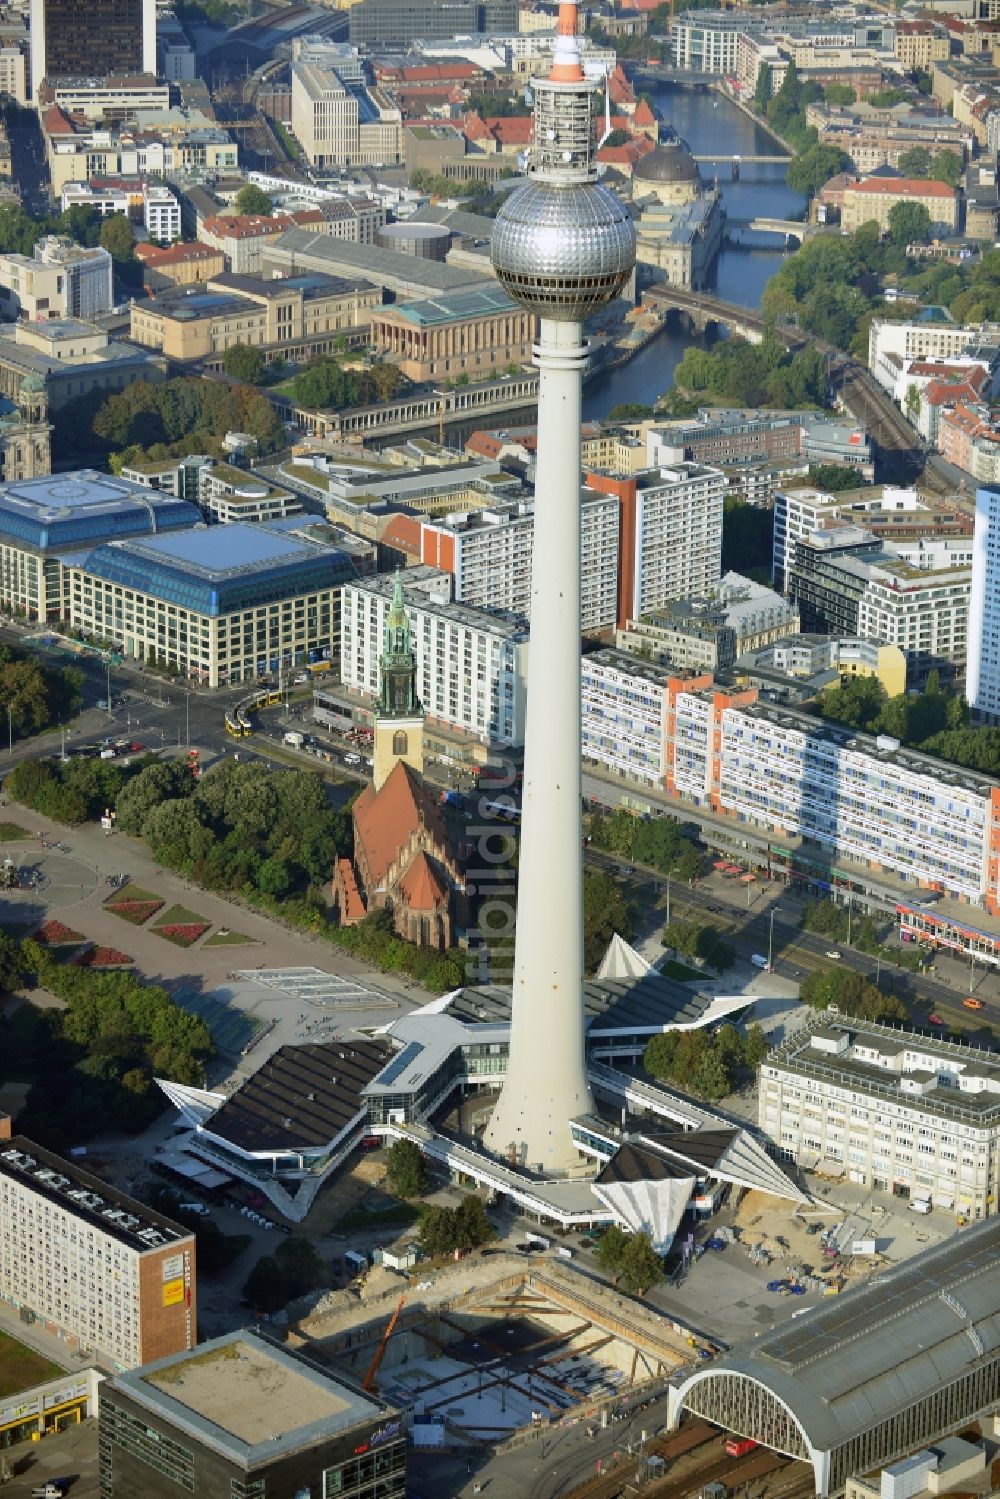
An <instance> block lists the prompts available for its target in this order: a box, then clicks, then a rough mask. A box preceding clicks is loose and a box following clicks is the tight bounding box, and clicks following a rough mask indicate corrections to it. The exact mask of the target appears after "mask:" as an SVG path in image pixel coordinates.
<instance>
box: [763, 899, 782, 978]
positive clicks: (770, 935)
mask: <svg viewBox="0 0 1000 1499" xmlns="http://www.w3.org/2000/svg"><path fill="white" fill-rule="evenodd" d="M781 909H782V908H781V906H772V907H771V919H770V921H769V922H768V924H767V966H768V969H770V967H771V954H772V953H773V951H774V918H775V917H776V916H777V914H778V912H779V911H781ZM782 914H784V913H782Z"/></svg>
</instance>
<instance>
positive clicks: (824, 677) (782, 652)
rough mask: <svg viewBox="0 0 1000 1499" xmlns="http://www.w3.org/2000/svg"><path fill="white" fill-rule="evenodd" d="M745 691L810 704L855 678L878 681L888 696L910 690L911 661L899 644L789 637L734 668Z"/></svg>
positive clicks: (744, 656)
mask: <svg viewBox="0 0 1000 1499" xmlns="http://www.w3.org/2000/svg"><path fill="white" fill-rule="evenodd" d="M733 675H734V677H735V680H736V681H737V682H738V683H739V685H740V686H741V687H745V686H750V687H759V688H760V689H761V690H762V691H766V693H767V696H768V699H769V700H770V701H772V702H778V701H781V702H788V703H792V704H793V705H794V704H795V703H797V702H803V703H804V702H807V701H808V700H809V699H811V698H814V697H815V696H816V694H817V693H819V692H823V691H824V690H825V689H826V688H828V687H839V686H841V685H842V684H843V683H844V682H845V681H847V680H848V679H850V678H854V677H875V678H877V680H878V681H879V682H881V684H882V686H883V687H884V688H885V694H886V697H898V696H899V694H900V693H901V692H905V691H906V657H905V656H904V655H903V652H902V651H901V650H900V649H899V646H898V645H886V644H884V643H883V642H882V641H880V640H859V639H858V638H857V637H856V636H855V637H853V638H851V637H847V638H840V639H838V638H837V637H836V636H834V635H803V634H801V633H799V634H797V635H787V636H785V637H784V638H783V639H782V640H776V641H775V642H774V643H773V644H772V645H766V646H762V647H760V648H759V649H757V650H750V651H745V652H744V653H743V654H742V655H740V656H738V657H737V659H736V662H735V664H734V671H733Z"/></svg>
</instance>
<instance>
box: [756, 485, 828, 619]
mask: <svg viewBox="0 0 1000 1499" xmlns="http://www.w3.org/2000/svg"><path fill="white" fill-rule="evenodd" d="M841 504H842V502H841V501H840V500H838V498H837V496H836V495H832V494H828V493H827V492H826V491H825V490H822V489H806V488H802V489H776V490H775V492H774V507H773V508H774V531H773V534H772V542H771V579H772V581H773V583H774V586H775V588H777V589H779V590H780V591H781V592H782V593H787V591H788V583H789V568H790V566H791V561H792V554H793V551H794V545H793V544H794V542H795V541H797V540H798V538H799V537H800V536H811V535H812V533H813V532H814V531H820V530H824V529H825V528H827V527H828V526H829V527H835V526H838V525H839V524H840V510H841Z"/></svg>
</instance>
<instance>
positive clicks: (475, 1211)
mask: <svg viewBox="0 0 1000 1499" xmlns="http://www.w3.org/2000/svg"><path fill="white" fill-rule="evenodd" d="M495 1238H496V1232H495V1230H494V1228H493V1225H492V1223H491V1222H490V1220H489V1218H487V1216H486V1209H485V1208H484V1207H483V1204H482V1202H481V1201H480V1199H479V1198H478V1197H475V1196H473V1195H472V1194H471V1193H470V1194H469V1196H468V1197H463V1198H462V1201H461V1202H460V1203H459V1205H458V1207H457V1208H449V1207H429V1208H427V1209H426V1211H425V1212H424V1213H423V1215H422V1217H421V1219H420V1247H421V1248H422V1249H423V1251H424V1253H425V1254H427V1255H431V1256H432V1257H437V1256H438V1255H445V1254H453V1253H454V1252H455V1250H456V1249H457V1250H460V1251H462V1250H467V1249H478V1248H479V1247H480V1245H482V1244H489V1243H491V1242H492V1240H493V1239H495Z"/></svg>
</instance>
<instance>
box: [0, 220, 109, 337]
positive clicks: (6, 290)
mask: <svg viewBox="0 0 1000 1499" xmlns="http://www.w3.org/2000/svg"><path fill="white" fill-rule="evenodd" d="M113 302H114V277H113V266H112V260H111V256H110V255H109V254H108V252H107V250H102V249H101V248H100V247H97V248H94V249H86V248H85V247H84V246H82V245H77V244H74V243H73V241H72V240H69V239H63V238H61V237H59V236H57V235H49V236H47V237H46V238H45V239H41V240H39V242H38V244H37V245H36V246H35V252H34V254H33V255H0V314H2V316H3V317H5V318H9V319H15V320H16V319H20V320H21V321H24V322H30V323H37V322H45V321H46V320H48V319H51V318H84V319H86V318H93V317H97V316H99V315H100V314H101V313H102V312H110V310H111V307H112V304H113Z"/></svg>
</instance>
